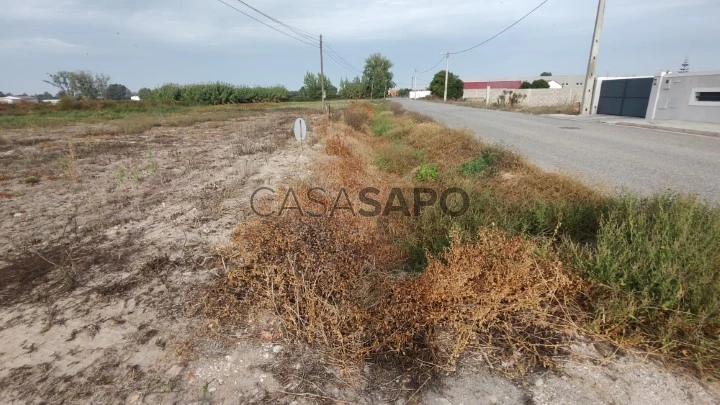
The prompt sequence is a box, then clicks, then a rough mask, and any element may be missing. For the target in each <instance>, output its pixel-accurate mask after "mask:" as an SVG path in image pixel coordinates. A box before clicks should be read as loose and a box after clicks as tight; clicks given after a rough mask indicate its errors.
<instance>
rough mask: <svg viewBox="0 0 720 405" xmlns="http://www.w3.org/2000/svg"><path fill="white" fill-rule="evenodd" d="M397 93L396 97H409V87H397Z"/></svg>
mask: <svg viewBox="0 0 720 405" xmlns="http://www.w3.org/2000/svg"><path fill="white" fill-rule="evenodd" d="M397 95H398V97H410V89H399V90H398V92H397Z"/></svg>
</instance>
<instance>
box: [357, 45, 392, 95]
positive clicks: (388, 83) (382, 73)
mask: <svg viewBox="0 0 720 405" xmlns="http://www.w3.org/2000/svg"><path fill="white" fill-rule="evenodd" d="M392 67H393V64H392V62H390V59H388V58H386V57H384V56H382V55H381V54H379V53H373V54H372V55H370V56H368V58H367V59H365V68H364V69H363V75H362V82H363V84H364V85H365V94H369V95H370V98H383V97H385V95H386V90H387V89H391V88H393V87H395V82H394V81H393V77H394V76H393V73H392V72H391V71H390V69H391V68H392Z"/></svg>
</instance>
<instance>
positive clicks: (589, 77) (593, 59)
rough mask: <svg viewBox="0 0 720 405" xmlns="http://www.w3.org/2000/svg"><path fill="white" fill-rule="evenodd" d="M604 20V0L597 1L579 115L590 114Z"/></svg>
mask: <svg viewBox="0 0 720 405" xmlns="http://www.w3.org/2000/svg"><path fill="white" fill-rule="evenodd" d="M604 18H605V0H598V10H597V17H596V18H595V32H594V33H593V41H592V46H591V47H590V60H588V67H587V74H586V75H585V89H584V91H583V97H582V106H581V107H580V115H590V114H591V113H592V111H591V108H592V101H593V88H594V87H595V78H596V77H595V68H596V67H597V56H598V51H599V49H600V33H601V32H602V26H603V19H604Z"/></svg>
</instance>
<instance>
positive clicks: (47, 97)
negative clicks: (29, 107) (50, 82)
mask: <svg viewBox="0 0 720 405" xmlns="http://www.w3.org/2000/svg"><path fill="white" fill-rule="evenodd" d="M33 97H35V98H36V99H38V100H39V101H43V100H51V99H52V98H53V95H52V94H50V93H48V92H47V91H46V92H44V93H43V94H35V95H34V96H33Z"/></svg>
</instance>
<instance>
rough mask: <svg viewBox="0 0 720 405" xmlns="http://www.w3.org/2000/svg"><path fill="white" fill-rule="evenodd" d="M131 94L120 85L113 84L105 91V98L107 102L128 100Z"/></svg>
mask: <svg viewBox="0 0 720 405" xmlns="http://www.w3.org/2000/svg"><path fill="white" fill-rule="evenodd" d="M131 96H132V92H131V91H130V89H128V88H127V87H125V86H124V85H122V84H117V83H113V84H111V85H109V86H108V88H107V90H106V91H105V98H106V99H108V100H130V97H131Z"/></svg>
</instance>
